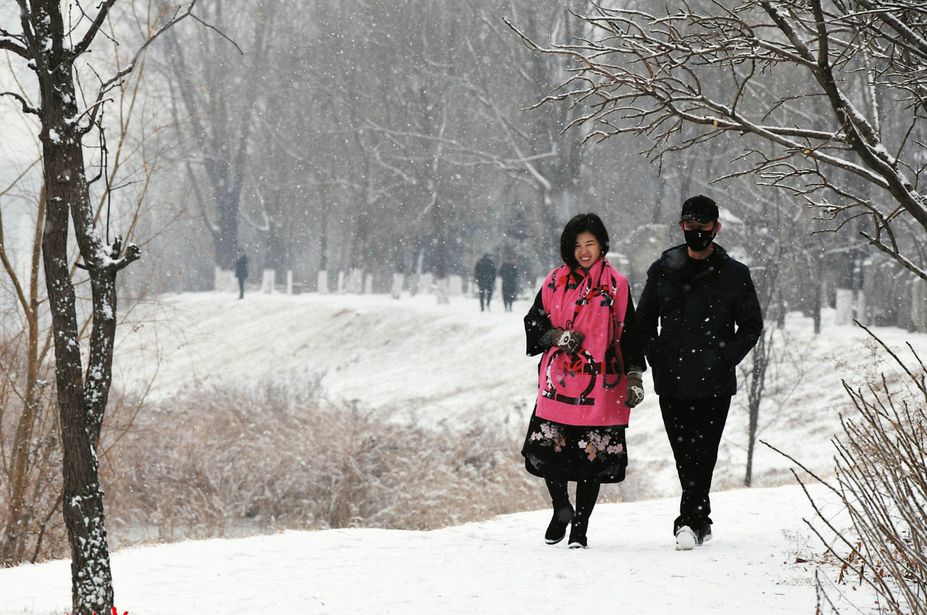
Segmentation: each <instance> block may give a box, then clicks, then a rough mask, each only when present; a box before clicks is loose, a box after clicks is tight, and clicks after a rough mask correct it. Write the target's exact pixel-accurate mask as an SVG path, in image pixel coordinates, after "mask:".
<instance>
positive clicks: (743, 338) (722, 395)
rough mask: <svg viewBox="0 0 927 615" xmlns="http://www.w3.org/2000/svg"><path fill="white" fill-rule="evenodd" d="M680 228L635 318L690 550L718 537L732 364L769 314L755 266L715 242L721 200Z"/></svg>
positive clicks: (707, 203)
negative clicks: (714, 481) (714, 529)
mask: <svg viewBox="0 0 927 615" xmlns="http://www.w3.org/2000/svg"><path fill="white" fill-rule="evenodd" d="M679 228H680V230H682V232H683V234H684V235H685V240H686V243H685V244H682V245H679V246H676V247H674V248H670V249H669V250H666V251H665V252H664V253H663V255H662V256H661V257H660V258H659V259H658V260H657V261H656V262H654V263H653V264H652V265H651V266H650V269H649V270H648V271H647V284H646V285H645V287H644V292H643V294H642V295H641V299H640V301H639V302H638V307H637V319H638V322H639V324H640V328H641V332H642V336H643V340H644V346H645V350H646V354H647V360H648V363H650V367H651V368H652V369H653V382H654V390H655V392H656V394H657V395H658V396H659V398H660V410H661V411H662V414H663V424H664V426H665V428H666V435H667V437H668V438H669V441H670V446H671V447H672V449H673V456H674V458H675V460H676V471H677V473H678V474H679V483H680V485H681V487H682V498H681V501H680V505H679V516H678V517H677V518H676V520H675V521H674V523H673V534H674V535H675V537H676V548H677V549H691V548H692V547H694V546H695V545H696V544H702V543H703V542H704V541H705V540H708V539H710V538H711V524H712V521H711V518H710V517H709V513H711V505H710V500H709V496H708V492H709V490H710V488H711V478H712V474H713V472H714V467H715V463H716V461H717V459H718V446H719V445H720V443H721V433H722V431H723V430H724V424H725V421H726V420H727V413H728V409H729V408H730V405H731V397H732V396H733V395H734V394H735V393H736V392H737V379H736V375H735V371H734V370H735V368H736V367H737V364H738V363H740V362H741V361H742V360H743V359H744V357H746V356H747V354H748V353H749V352H750V349H752V348H753V346H754V345H755V344H756V342H757V340H758V339H759V336H760V335H761V334H762V331H763V316H762V313H761V311H760V304H759V301H758V299H757V296H756V290H755V288H754V286H753V280H752V279H751V277H750V270H749V269H748V268H747V267H746V265H744V264H742V263H740V262H738V261H736V260H735V259H734V258H732V257H731V256H730V255H729V254H728V253H727V251H726V250H725V249H724V248H722V247H721V246H719V245H718V244H716V243H714V239H715V236H716V235H717V234H718V232H719V231H720V230H721V222H719V221H718V207H717V205H716V204H715V202H714V201H713V200H711V199H710V198H708V197H705V196H701V195H699V196H694V197H692V198H690V199H687V200H686V201H685V203H683V206H682V214H681V216H680V219H679ZM658 321H659V324H660V332H659V334H658V333H657V322H658Z"/></svg>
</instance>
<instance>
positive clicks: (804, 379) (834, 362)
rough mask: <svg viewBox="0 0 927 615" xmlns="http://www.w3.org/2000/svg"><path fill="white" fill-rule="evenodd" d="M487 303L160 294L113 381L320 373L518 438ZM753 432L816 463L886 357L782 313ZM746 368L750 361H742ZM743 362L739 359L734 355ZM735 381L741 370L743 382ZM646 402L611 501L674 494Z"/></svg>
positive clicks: (530, 376) (505, 321)
mask: <svg viewBox="0 0 927 615" xmlns="http://www.w3.org/2000/svg"><path fill="white" fill-rule="evenodd" d="M527 308H528V305H527V303H526V302H516V304H515V310H514V312H512V313H504V312H502V311H501V309H500V308H499V306H496V307H495V309H494V311H493V312H491V313H481V312H480V311H479V309H478V304H477V302H476V300H475V299H471V298H464V297H457V298H454V299H453V300H452V302H451V304H450V305H437V304H436V302H435V299H434V297H433V296H418V297H404V298H403V299H401V300H393V299H391V298H389V297H387V296H377V295H373V296H371V295H366V296H358V295H317V294H306V295H299V296H282V295H272V296H271V295H259V294H252V295H249V296H247V297H246V299H245V300H244V301H238V300H237V298H236V296H235V295H232V294H227V293H225V294H222V293H200V294H185V295H176V296H165V297H161V298H159V301H158V303H156V304H152V305H146V306H140V307H139V308H137V309H136V311H135V312H134V313H133V314H132V315H131V321H132V323H133V324H131V325H128V326H123V327H121V328H120V330H119V331H120V335H121V341H120V342H119V346H118V348H117V357H116V366H115V370H116V373H115V378H116V382H117V384H118V383H120V382H121V383H122V385H123V386H126V387H130V388H131V387H135V388H139V387H142V386H145V385H147V383H148V382H149V381H150V380H151V379H152V378H153V379H154V381H153V389H152V395H153V396H154V397H155V398H160V399H169V398H171V397H173V396H175V395H182V394H184V391H185V390H186V389H190V388H194V387H197V386H205V385H209V386H231V387H239V386H253V385H255V384H258V383H261V382H265V381H268V380H272V381H274V382H276V383H286V382H289V383H292V384H293V385H294V386H299V385H300V384H302V383H306V382H312V380H313V376H315V375H321V377H322V379H321V388H322V389H323V390H324V394H325V396H327V397H328V398H329V399H330V400H332V401H334V402H336V403H337V402H339V401H343V400H355V401H356V402H357V403H358V404H360V405H361V406H362V407H365V408H370V409H375V410H376V411H378V412H382V413H383V414H384V415H385V416H389V418H390V419H391V420H399V421H412V422H415V423H418V424H422V425H430V426H436V427H437V426H448V427H451V428H459V427H463V426H466V425H468V424H470V423H471V422H473V421H483V422H488V423H490V424H492V425H496V426H499V427H500V428H502V429H506V430H508V431H509V432H510V433H511V434H512V437H513V438H517V437H519V436H520V435H521V434H522V433H523V429H524V428H525V426H526V424H527V419H528V415H529V414H530V412H531V407H532V404H533V401H534V395H535V391H536V388H535V387H536V374H537V360H536V358H531V357H526V356H525V354H524V333H523V325H522V315H523V314H524V313H525V312H526V311H527ZM878 333H879V334H880V335H881V336H882V337H883V338H884V339H885V341H886V342H888V343H889V344H890V345H891V346H893V347H895V348H899V349H901V348H903V345H904V342H905V341H906V340H910V341H911V343H912V344H913V345H914V347H915V348H916V349H917V350H918V351H919V352H920V353H921V355H922V356H925V355H927V336H925V335H923V334H910V333H908V332H905V331H901V330H898V329H879V330H878ZM774 353H775V357H776V365H775V366H774V367H772V368H770V373H769V375H768V377H767V389H768V391H767V394H766V396H765V398H764V402H763V404H762V406H761V413H760V419H759V424H760V437H761V438H763V439H765V440H767V441H769V442H770V443H771V444H773V445H774V446H777V447H779V448H781V449H783V450H786V451H788V452H791V453H793V454H795V455H796V456H798V457H799V458H801V459H802V460H803V461H805V462H807V463H808V464H810V465H811V466H812V467H814V468H817V469H818V470H821V471H825V472H826V471H827V469H828V468H829V467H830V465H831V462H830V458H831V446H830V444H829V439H830V438H831V436H832V435H833V434H834V433H835V432H837V431H838V430H839V427H840V425H839V418H840V413H841V412H843V413H845V414H846V413H848V412H849V411H850V408H849V407H848V405H847V398H846V394H845V392H844V391H843V388H842V386H841V379H842V378H847V379H848V380H850V381H851V382H857V383H858V382H862V378H863V377H864V376H865V375H869V376H874V375H875V374H877V373H878V371H879V370H880V369H884V368H885V366H886V364H885V363H884V362H883V361H882V359H880V358H879V354H878V353H877V352H876V351H875V345H874V344H873V343H872V342H871V340H869V339H868V337H867V335H866V334H865V332H863V331H862V330H860V329H858V328H856V327H838V326H834V325H832V324H830V323H828V322H827V321H826V320H825V326H824V330H823V332H822V334H821V335H820V336H817V337H815V336H814V335H813V331H812V327H811V322H810V320H809V319H805V318H802V317H801V316H800V315H799V314H790V315H789V318H788V321H787V326H786V328H785V330H784V331H783V332H780V333H778V334H777V336H776V337H775V340H774ZM748 362H749V359H748ZM745 363H747V362H745ZM743 380H744V378H741V385H742V386H743ZM645 384H646V387H647V391H648V397H647V399H646V400H645V401H644V403H643V404H642V405H641V406H639V407H638V408H637V409H635V411H634V413H633V415H632V419H631V429H630V430H629V432H628V446H629V452H630V456H631V462H630V468H629V471H628V480H627V481H626V483H624V484H623V486H622V489H621V495H622V497H623V498H624V499H626V500H628V499H634V500H636V499H642V498H647V497H661V496H668V495H671V494H673V493H676V490H677V489H678V486H677V483H676V477H675V470H674V467H673V463H672V454H671V451H670V448H669V444H668V442H667V441H666V435H665V433H664V430H663V425H662V420H661V418H660V410H659V406H658V403H657V398H656V396H655V395H654V394H653V390H652V385H651V383H650V381H649V376H645ZM746 397H747V396H746V393H741V394H739V395H738V396H736V397H735V398H734V403H733V406H732V408H731V414H730V418H729V420H728V426H727V429H726V431H725V437H724V442H723V443H722V447H721V452H720V457H719V461H718V470H717V472H716V474H715V485H716V487H718V488H730V487H736V486H739V485H741V484H742V482H743V475H744V470H745V465H746V442H747V411H746V405H747V399H746ZM787 468H788V463H787V461H786V460H785V459H783V458H782V457H780V456H779V455H777V454H775V453H773V452H771V451H770V450H768V449H767V448H766V447H764V446H761V445H760V446H758V448H757V452H756V460H755V470H754V476H755V480H754V484H755V485H776V484H782V483H784V482H788V481H790V480H791V475H790V474H789V472H788V471H787Z"/></svg>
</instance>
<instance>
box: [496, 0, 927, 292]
mask: <svg viewBox="0 0 927 615" xmlns="http://www.w3.org/2000/svg"><path fill="white" fill-rule="evenodd" d="M700 6H701V7H705V8H697V7H700ZM925 16H927V8H925V7H924V6H923V5H922V4H921V3H917V2H909V1H905V2H879V1H875V0H857V1H844V0H833V1H825V0H812V1H811V2H804V1H798V0H777V1H769V2H760V1H755V0H751V1H748V2H742V3H740V4H739V5H738V6H736V7H734V8H726V7H725V6H724V5H722V4H721V3H716V2H715V3H709V2H705V3H695V2H693V3H687V4H683V5H681V6H680V7H679V8H677V9H676V10H675V11H674V12H671V13H668V14H655V13H649V12H646V11H644V10H636V9H631V8H621V9H612V8H606V7H604V6H600V5H596V6H594V9H593V11H592V13H591V14H589V15H586V16H581V17H578V19H579V20H581V21H582V22H584V23H586V24H588V25H589V26H590V27H591V28H592V29H593V32H594V33H598V35H597V36H594V37H590V38H589V39H583V40H578V39H577V40H575V41H573V42H571V43H569V44H563V45H552V46H541V45H538V44H537V43H535V42H534V41H533V40H532V39H531V37H530V36H528V35H526V34H525V33H524V32H522V31H521V30H518V29H517V28H518V26H517V25H513V26H512V27H513V28H516V31H517V32H518V33H519V34H520V35H521V37H522V40H523V41H524V42H525V43H526V44H527V45H529V46H530V47H532V48H533V49H535V50H536V51H539V52H541V53H543V54H552V55H557V56H564V57H566V58H569V59H571V60H572V61H573V62H574V64H573V69H574V70H573V75H572V76H571V77H570V79H568V80H566V81H565V83H564V84H563V85H562V87H561V91H560V92H558V93H556V94H553V95H550V96H548V97H547V98H546V99H545V100H546V101H548V102H550V101H569V103H571V105H574V106H578V107H581V108H582V109H583V113H582V114H581V115H580V117H579V118H578V119H577V120H576V121H575V123H574V125H586V126H587V127H589V128H590V133H589V137H590V138H593V139H596V138H598V139H606V138H609V137H611V136H614V135H620V134H635V135H642V136H646V137H647V138H648V139H650V140H651V143H652V145H651V147H650V149H649V150H648V153H649V154H650V155H651V156H653V157H654V158H655V159H659V158H661V157H662V156H663V155H664V154H666V153H667V152H672V151H678V150H681V149H685V148H689V147H696V146H702V145H704V144H706V143H708V142H711V141H713V140H716V139H718V138H719V137H722V136H727V137H731V138H734V137H740V136H748V137H750V138H748V139H746V140H745V141H744V142H743V143H744V145H743V147H744V153H743V154H742V155H741V156H740V157H739V161H740V162H741V163H743V164H744V165H745V166H743V167H741V168H740V169H739V170H738V171H735V173H750V174H754V175H756V176H758V177H759V178H761V180H762V181H763V182H764V183H766V184H769V185H772V186H777V187H780V188H784V189H786V190H789V191H790V192H791V193H793V194H794V195H796V196H798V197H800V198H801V199H803V200H804V201H805V202H807V203H808V204H811V205H813V206H815V207H818V208H820V211H821V213H822V214H823V216H824V217H826V218H829V219H830V220H832V221H834V223H835V226H834V230H836V229H839V228H841V227H843V226H844V225H846V224H848V223H849V222H850V221H854V220H856V219H857V218H861V222H865V223H866V225H867V226H868V228H867V229H865V230H861V231H860V235H861V236H862V237H863V238H864V239H865V240H866V241H868V242H869V244H870V245H871V246H873V247H874V248H875V249H877V250H879V251H881V252H884V253H885V254H887V255H889V256H890V257H891V258H893V259H895V261H897V262H898V263H899V264H900V265H901V266H903V267H905V268H906V269H908V270H909V271H910V272H912V273H914V274H915V275H917V276H919V277H921V278H927V271H925V265H924V264H923V263H919V262H916V261H915V260H912V253H911V251H909V250H908V251H906V250H905V249H904V246H903V245H902V244H901V243H900V242H899V241H898V240H897V238H896V235H897V233H896V229H897V228H898V226H899V225H903V224H904V222H905V216H907V220H909V221H912V222H913V224H916V225H917V226H918V227H920V228H921V229H924V228H927V202H925V199H924V196H923V194H922V192H921V189H920V188H919V179H920V175H921V172H922V171H923V169H924V163H923V161H922V159H921V158H920V157H919V156H920V152H922V150H923V140H922V139H920V140H919V138H920V136H921V133H922V131H923V128H922V126H921V125H920V124H923V122H921V123H920V124H919V122H918V120H922V119H923V118H924V102H925V91H927V89H925V86H924V83H925V80H924V78H923V77H924V73H925V70H927V26H925V23H927V22H925V19H924V17H925ZM799 77H800V78H801V81H800V82H798V83H795V82H794V81H792V82H788V81H787V80H788V79H795V78H799ZM781 80H786V82H788V83H793V84H794V86H793V87H792V88H783V87H781ZM887 118H891V121H886V119H887ZM684 126H689V127H693V128H697V129H698V130H696V131H694V133H687V132H686V131H683V130H682V128H683V127H684ZM762 141H766V142H768V143H771V144H774V145H775V147H776V153H775V154H774V155H772V156H769V155H767V154H766V153H765V152H764V151H763V150H762V149H761V148H760V147H758V146H757V143H759V142H762ZM848 177H853V178H854V182H850V181H847V178H848ZM860 185H865V186H867V187H868V188H869V189H871V192H869V191H864V190H861V189H860ZM870 194H872V196H870ZM921 232H923V230H921Z"/></svg>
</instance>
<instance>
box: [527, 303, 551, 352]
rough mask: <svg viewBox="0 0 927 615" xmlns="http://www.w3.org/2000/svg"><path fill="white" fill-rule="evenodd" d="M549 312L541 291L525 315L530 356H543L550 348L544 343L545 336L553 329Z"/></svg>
mask: <svg viewBox="0 0 927 615" xmlns="http://www.w3.org/2000/svg"><path fill="white" fill-rule="evenodd" d="M552 328H553V327H552V325H551V324H550V319H549V318H548V317H547V312H545V311H544V302H543V301H542V300H541V291H540V290H539V291H538V294H537V297H535V298H534V304H533V305H532V306H531V309H530V310H528V313H527V314H525V337H526V339H527V348H526V351H527V353H528V355H530V356H534V355H536V354H541V353H542V352H544V351H545V350H547V349H548V348H549V346H547V345H546V344H545V343H544V335H545V334H546V333H547V332H548V331H550V330H551V329H552Z"/></svg>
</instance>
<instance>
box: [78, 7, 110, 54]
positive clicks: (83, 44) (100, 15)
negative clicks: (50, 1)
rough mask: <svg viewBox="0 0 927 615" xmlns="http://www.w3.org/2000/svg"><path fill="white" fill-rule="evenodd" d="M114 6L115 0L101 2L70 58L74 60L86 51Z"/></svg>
mask: <svg viewBox="0 0 927 615" xmlns="http://www.w3.org/2000/svg"><path fill="white" fill-rule="evenodd" d="M114 4H116V0H105V2H103V5H102V6H101V7H100V10H99V11H98V12H97V16H96V18H95V19H94V20H93V23H91V24H90V28H89V29H88V30H87V32H85V33H84V37H83V38H82V39H81V41H80V42H79V43H78V44H77V45H76V46H75V47H74V49H73V50H72V51H71V58H76V57H78V56H80V55H81V54H83V53H84V52H85V51H87V49H88V48H89V47H90V44H91V43H92V42H93V39H94V38H96V35H97V33H98V32H99V31H100V28H101V27H103V22H105V21H106V16H107V15H108V14H109V9H110V8H111V7H112V6H113V5H114Z"/></svg>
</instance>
